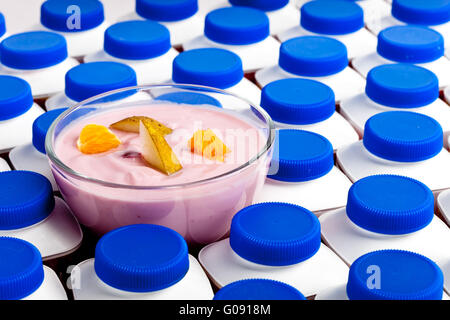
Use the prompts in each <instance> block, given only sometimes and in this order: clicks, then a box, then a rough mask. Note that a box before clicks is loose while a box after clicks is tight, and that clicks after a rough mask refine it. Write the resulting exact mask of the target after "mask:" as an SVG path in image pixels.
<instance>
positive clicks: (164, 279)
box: [70, 224, 214, 300]
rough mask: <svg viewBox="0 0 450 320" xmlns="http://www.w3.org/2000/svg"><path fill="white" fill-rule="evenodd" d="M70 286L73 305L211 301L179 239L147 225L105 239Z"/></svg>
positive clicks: (200, 272)
mask: <svg viewBox="0 0 450 320" xmlns="http://www.w3.org/2000/svg"><path fill="white" fill-rule="evenodd" d="M136 266H139V267H138V268H136ZM70 281H71V287H72V290H73V295H74V298H75V300H118V299H119V300H210V299H212V298H213V295H214V294H213V291H212V288H211V285H210V283H209V281H208V278H207V277H206V275H205V273H204V271H203V270H202V268H201V266H200V264H199V263H198V262H197V260H196V259H195V258H194V257H192V256H191V255H189V254H188V248H187V244H186V241H185V240H184V239H183V237H181V235H180V234H178V233H177V232H175V231H173V230H171V229H169V228H166V227H162V226H157V225H149V224H140V225H131V226H126V227H122V228H119V229H116V230H113V231H111V232H109V233H107V234H106V235H104V236H103V237H102V238H101V239H100V241H99V242H98V243H97V247H96V250H95V259H89V260H86V261H84V262H81V263H80V264H78V265H77V266H76V267H75V268H74V269H73V271H72V273H71V276H70Z"/></svg>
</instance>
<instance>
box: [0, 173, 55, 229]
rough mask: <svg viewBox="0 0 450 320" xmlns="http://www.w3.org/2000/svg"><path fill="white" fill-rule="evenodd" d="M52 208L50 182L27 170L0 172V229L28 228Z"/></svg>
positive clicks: (42, 218) (52, 198)
mask: <svg viewBox="0 0 450 320" xmlns="http://www.w3.org/2000/svg"><path fill="white" fill-rule="evenodd" d="M54 207H55V198H54V196H53V189H52V185H51V183H50V181H48V179H47V178H46V177H44V176H43V175H41V174H39V173H36V172H31V171H7V172H0V230H15V229H20V228H25V227H29V226H31V225H33V224H36V223H38V222H40V221H42V220H44V219H45V218H47V217H48V216H49V215H50V214H51V213H52V211H53V208H54Z"/></svg>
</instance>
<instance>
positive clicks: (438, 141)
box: [363, 111, 444, 162]
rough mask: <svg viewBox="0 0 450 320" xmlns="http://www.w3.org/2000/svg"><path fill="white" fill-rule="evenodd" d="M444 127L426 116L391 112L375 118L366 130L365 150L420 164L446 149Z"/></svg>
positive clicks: (384, 156)
mask: <svg viewBox="0 0 450 320" xmlns="http://www.w3.org/2000/svg"><path fill="white" fill-rule="evenodd" d="M443 140H444V138H443V133H442V127H441V125H440V124H439V123H438V122H437V121H436V120H434V119H433V118H430V117H428V116H426V115H423V114H420V113H415V112H409V111H388V112H382V113H379V114H377V115H374V116H372V117H371V118H370V119H369V120H367V122H366V124H365V128H364V137H363V143H364V147H365V148H366V149H367V150H368V151H369V152H371V153H372V154H374V155H376V156H378V157H381V158H383V159H386V160H392V161H400V162H416V161H422V160H426V159H430V158H432V157H434V156H435V155H437V154H438V153H439V152H441V150H442V148H443Z"/></svg>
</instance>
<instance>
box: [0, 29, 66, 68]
mask: <svg viewBox="0 0 450 320" xmlns="http://www.w3.org/2000/svg"><path fill="white" fill-rule="evenodd" d="M66 58H67V43H66V39H64V37H63V36H61V35H59V34H57V33H53V32H47V31H31V32H24V33H18V34H15V35H12V36H10V37H8V38H6V39H5V40H3V41H2V42H1V44H0V61H1V63H2V64H4V65H5V66H7V67H10V68H14V69H25V70H33V69H41V68H47V67H51V66H54V65H56V64H58V63H60V62H63V61H64V60H65V59H66Z"/></svg>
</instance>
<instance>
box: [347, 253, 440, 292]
mask: <svg viewBox="0 0 450 320" xmlns="http://www.w3.org/2000/svg"><path fill="white" fill-rule="evenodd" d="M443 291H444V276H443V274H442V271H441V269H440V268H439V267H438V266H437V265H436V263H434V262H433V261H431V260H430V259H428V258H427V257H424V256H422V255H420V254H417V253H413V252H409V251H402V250H381V251H375V252H370V253H367V254H365V255H363V256H362V257H359V258H358V259H357V260H356V261H355V262H353V264H352V265H351V266H350V271H349V275H348V283H347V296H348V298H349V299H350V300H442V295H443Z"/></svg>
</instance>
